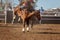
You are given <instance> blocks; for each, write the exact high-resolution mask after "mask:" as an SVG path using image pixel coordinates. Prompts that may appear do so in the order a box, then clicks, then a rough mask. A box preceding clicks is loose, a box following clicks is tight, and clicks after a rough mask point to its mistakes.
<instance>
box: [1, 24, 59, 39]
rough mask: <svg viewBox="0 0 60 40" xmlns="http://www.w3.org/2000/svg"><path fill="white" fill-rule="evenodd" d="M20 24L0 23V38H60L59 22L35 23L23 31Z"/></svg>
mask: <svg viewBox="0 0 60 40" xmlns="http://www.w3.org/2000/svg"><path fill="white" fill-rule="evenodd" d="M21 30H22V25H20V24H0V40H60V24H36V25H34V26H33V29H30V32H26V31H25V33H23V32H22V31H21Z"/></svg>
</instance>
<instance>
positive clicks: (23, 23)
mask: <svg viewBox="0 0 60 40" xmlns="http://www.w3.org/2000/svg"><path fill="white" fill-rule="evenodd" d="M22 31H23V32H25V21H24V20H23V29H22Z"/></svg>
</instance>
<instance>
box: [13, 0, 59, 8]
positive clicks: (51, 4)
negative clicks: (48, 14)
mask: <svg viewBox="0 0 60 40" xmlns="http://www.w3.org/2000/svg"><path fill="white" fill-rule="evenodd" d="M14 4H15V6H16V5H18V4H19V2H18V0H14ZM36 5H37V7H36V9H40V8H41V6H42V7H43V8H44V9H50V8H60V0H38V1H37V3H36Z"/></svg>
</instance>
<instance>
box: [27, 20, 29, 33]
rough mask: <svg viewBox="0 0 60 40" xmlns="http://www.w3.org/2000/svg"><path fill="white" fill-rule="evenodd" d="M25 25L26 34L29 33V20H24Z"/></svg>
mask: <svg viewBox="0 0 60 40" xmlns="http://www.w3.org/2000/svg"><path fill="white" fill-rule="evenodd" d="M26 24H27V28H26V30H27V32H29V20H26Z"/></svg>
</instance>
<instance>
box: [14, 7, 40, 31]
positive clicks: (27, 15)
mask: <svg viewBox="0 0 60 40" xmlns="http://www.w3.org/2000/svg"><path fill="white" fill-rule="evenodd" d="M14 13H15V15H18V16H19V17H20V18H21V19H22V22H23V27H24V28H25V23H26V24H27V31H29V20H30V19H33V17H35V18H37V19H38V20H40V19H41V16H40V11H39V10H36V11H33V12H29V11H28V10H27V9H26V8H25V9H23V10H21V8H19V7H16V9H15V10H14ZM31 22H32V23H31V27H32V26H33V21H31ZM24 28H23V30H22V31H25V29H24Z"/></svg>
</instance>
